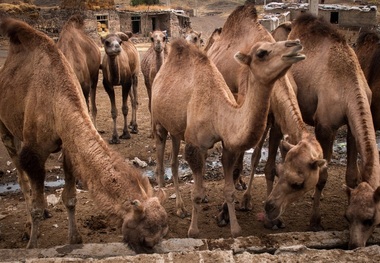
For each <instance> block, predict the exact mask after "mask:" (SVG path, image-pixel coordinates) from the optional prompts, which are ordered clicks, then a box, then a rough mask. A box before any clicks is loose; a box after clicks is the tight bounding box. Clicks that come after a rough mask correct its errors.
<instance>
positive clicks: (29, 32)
mask: <svg viewBox="0 0 380 263" xmlns="http://www.w3.org/2000/svg"><path fill="white" fill-rule="evenodd" d="M0 33H1V34H2V35H7V36H8V37H9V39H10V42H11V44H13V45H22V46H26V47H29V48H31V47H36V46H39V45H41V44H42V43H45V44H44V46H46V42H48V41H50V42H51V44H52V45H53V46H54V42H52V40H51V39H50V38H49V37H48V36H46V35H45V34H43V33H41V32H40V31H37V30H35V29H34V28H33V27H31V26H29V25H28V24H27V23H25V22H23V21H20V20H17V19H14V18H4V19H3V20H1V24H0Z"/></svg>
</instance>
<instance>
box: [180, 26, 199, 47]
mask: <svg viewBox="0 0 380 263" xmlns="http://www.w3.org/2000/svg"><path fill="white" fill-rule="evenodd" d="M201 36H202V32H197V31H195V30H193V29H187V30H186V31H185V32H184V33H183V37H184V38H185V39H186V41H187V42H189V43H192V44H194V45H195V46H197V47H198V48H201V46H202V45H203V40H202V38H201Z"/></svg>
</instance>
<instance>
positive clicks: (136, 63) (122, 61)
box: [102, 32, 140, 144]
mask: <svg viewBox="0 0 380 263" xmlns="http://www.w3.org/2000/svg"><path fill="white" fill-rule="evenodd" d="M102 43H103V44H104V51H105V54H104V57H103V62H102V71H103V85H104V88H105V90H106V92H107V94H108V96H109V98H110V101H111V116H112V119H113V132H112V138H111V140H110V141H109V143H111V144H117V143H120V140H119V138H120V139H130V138H131V135H130V133H129V131H128V125H127V116H128V95H130V96H131V102H132V120H131V122H130V125H129V127H130V128H131V133H138V125H137V120H136V117H137V116H136V114H137V106H138V98H137V87H138V74H139V71H140V57H139V53H138V51H137V49H136V47H135V46H134V45H133V43H132V42H131V41H130V40H129V37H128V36H127V35H126V34H125V33H122V32H118V33H115V34H108V35H107V36H106V37H105V38H104V39H103V38H102ZM114 85H121V86H122V97H123V98H122V108H121V109H122V112H123V116H124V128H123V134H122V135H120V137H118V133H117V125H116V119H117V115H118V114H117V109H116V102H115V91H114Z"/></svg>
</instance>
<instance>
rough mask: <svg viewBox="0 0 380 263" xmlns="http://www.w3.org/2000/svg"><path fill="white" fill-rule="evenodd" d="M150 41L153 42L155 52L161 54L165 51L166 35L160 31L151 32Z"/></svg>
mask: <svg viewBox="0 0 380 263" xmlns="http://www.w3.org/2000/svg"><path fill="white" fill-rule="evenodd" d="M150 41H152V45H153V48H154V51H156V52H157V53H161V52H162V51H164V49H165V45H166V42H167V38H166V34H165V33H164V32H163V31H158V30H156V31H153V32H150Z"/></svg>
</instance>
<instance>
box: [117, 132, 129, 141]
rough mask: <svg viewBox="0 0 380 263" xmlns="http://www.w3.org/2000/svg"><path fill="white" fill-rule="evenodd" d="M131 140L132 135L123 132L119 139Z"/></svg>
mask: <svg viewBox="0 0 380 263" xmlns="http://www.w3.org/2000/svg"><path fill="white" fill-rule="evenodd" d="M130 138H131V135H130V134H129V132H123V134H122V135H120V136H119V139H124V140H129V139H130Z"/></svg>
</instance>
